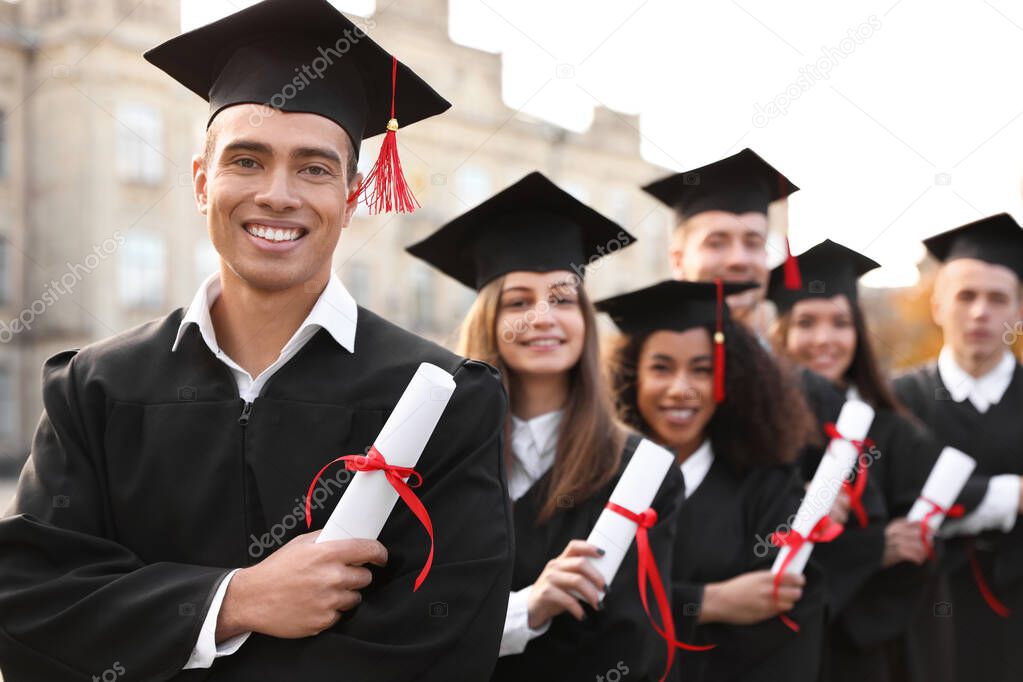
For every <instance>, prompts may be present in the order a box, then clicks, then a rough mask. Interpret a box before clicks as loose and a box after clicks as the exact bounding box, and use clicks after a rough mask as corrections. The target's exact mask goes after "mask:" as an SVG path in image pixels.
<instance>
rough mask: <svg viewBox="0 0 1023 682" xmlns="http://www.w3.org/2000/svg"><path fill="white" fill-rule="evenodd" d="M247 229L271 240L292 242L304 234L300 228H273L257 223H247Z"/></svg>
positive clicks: (253, 233)
mask: <svg viewBox="0 0 1023 682" xmlns="http://www.w3.org/2000/svg"><path fill="white" fill-rule="evenodd" d="M245 231H246V232H248V233H249V234H251V235H253V236H256V237H260V238H261V239H265V240H267V241H270V242H290V241H294V240H295V239H298V238H299V237H301V236H302V230H300V229H298V228H273V227H267V226H265V225H259V224H255V223H252V224H249V225H246V226H245Z"/></svg>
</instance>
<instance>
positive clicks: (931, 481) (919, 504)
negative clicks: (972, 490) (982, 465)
mask: <svg viewBox="0 0 1023 682" xmlns="http://www.w3.org/2000/svg"><path fill="white" fill-rule="evenodd" d="M976 466H977V461H976V460H975V459H973V458H972V457H970V456H969V455H967V454H966V453H964V452H962V451H960V450H956V449H955V448H949V447H947V448H945V449H944V450H942V451H941V455H940V456H939V457H938V461H937V462H935V463H934V468H933V469H931V473H930V474H928V476H927V482H926V483H924V488H923V490H921V491H920V497H919V498H917V501H916V502H914V503H913V508H912V509H910V510H909V514H908V515H907V516H906V519H907V520H909V521H923V520H924V517H925V516H926V515H927V513H928V512H930V511H931V510H932V509H933V507H932V506H931V505H930V504H928V503H927V502H926V501H924V500H923V499H921V498H927V499H928V500H930V501H932V502H934V503H936V504H938V505H940V506H941V508H942V509H948V508H950V507H951V506H952V505H953V504H954V503H955V501H956V498H957V497H959V493H960V492H961V491H962V489H963V486H965V485H966V480H967V479H968V478H969V477H970V474H972V473H973V469H974V468H975V467H976ZM944 520H945V515H944V514H942V513H937V514H935V515H933V516H932V517H931V518H929V519H927V525H928V526H930V528H931V530H934V531H937V530H938V528H939V527H940V526H941V522H942V521H944Z"/></svg>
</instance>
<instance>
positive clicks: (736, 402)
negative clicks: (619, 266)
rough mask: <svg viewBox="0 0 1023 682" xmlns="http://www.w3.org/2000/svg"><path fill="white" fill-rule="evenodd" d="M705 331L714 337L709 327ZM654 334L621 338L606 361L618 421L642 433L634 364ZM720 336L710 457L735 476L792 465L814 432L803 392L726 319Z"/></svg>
mask: <svg viewBox="0 0 1023 682" xmlns="http://www.w3.org/2000/svg"><path fill="white" fill-rule="evenodd" d="M706 329H707V333H708V334H710V335H711V336H712V337H713V334H714V329H713V327H711V326H709V325H708V326H707V327H706ZM654 331H656V330H652V331H648V332H643V333H640V334H632V335H629V334H623V335H622V336H621V337H620V338H619V339H618V340H617V342H616V343H614V344H612V348H611V351H610V357H609V358H608V363H607V368H608V374H609V377H608V378H609V380H610V384H611V389H612V391H613V393H614V397H615V404H616V407H617V409H618V415H619V417H620V418H621V419H622V420H623V421H624V422H625V423H626V424H628V425H629V426H631V427H632V428H634V429H636V430H637V431H640V432H641V433H644V434H650V433H652V429H651V428H650V425H649V424H647V423H646V422H645V421H644V419H643V417H642V415H641V414H640V413H639V406H638V402H637V395H636V387H637V380H638V371H637V365H638V363H639V355H640V351H641V350H642V349H643V345H644V344H645V343H646V341H647V339H648V338H649V337H650V335H651V334H653V333H654ZM724 332H725V367H726V371H725V399H724V400H723V401H722V402H721V404H719V405H718V406H717V409H716V411H715V412H714V416H713V417H711V420H710V423H709V424H708V425H707V435H708V436H709V437H710V442H711V446H712V447H713V448H714V454H715V455H716V456H718V457H722V458H723V459H724V460H725V461H726V462H728V463H729V464H730V465H731V466H732V467H733V468H734V469H735V470H736V471H738V472H740V473H742V472H745V471H748V470H749V469H750V468H751V467H753V466H756V465H761V464H774V463H790V462H794V461H796V459H797V458H798V456H799V453H800V450H801V449H802V448H803V447H804V446H805V445H807V444H808V443H811V442H813V441H814V439H815V438H816V434H817V423H816V420H815V419H814V417H813V413H812V412H811V411H810V408H809V407H808V406H807V403H806V399H805V398H804V397H803V393H802V391H801V390H800V388H799V386H798V384H797V383H796V382H795V380H794V378H793V377H792V376H791V375H790V374H789V373H786V372H785V371H783V370H782V368H781V367H780V366H779V365H778V363H776V362H775V361H774V358H772V357H771V355H770V354H769V353H768V352H767V350H766V349H765V348H764V347H763V346H762V345H761V343H760V341H759V340H758V339H757V338H756V337H755V336H754V335H753V333H752V332H750V331H749V330H748V329H746V328H745V327H744V326H742V325H741V324H738V323H735V322H733V321H731V320H728V321H726V322H725V326H724Z"/></svg>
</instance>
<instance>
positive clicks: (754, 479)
mask: <svg viewBox="0 0 1023 682" xmlns="http://www.w3.org/2000/svg"><path fill="white" fill-rule="evenodd" d="M748 287H749V285H737V284H722V283H720V282H717V283H706V282H682V281H666V282H661V283H660V284H656V285H654V286H652V287H648V288H646V289H641V290H638V291H634V292H632V293H628V294H624V295H621V296H616V297H614V298H610V299H606V300H603V301H600V302H598V303H597V308H598V310H602V311H605V312H607V313H609V314H610V316H611V318H612V320H613V321H614V322H615V324H617V325H618V327H619V329H620V330H621V331H622V332H623V335H622V338H621V339H619V342H618V345H617V346H616V347H615V349H614V352H613V355H612V357H611V362H610V373H611V385H612V390H613V391H614V395H615V398H616V401H617V405H618V411H619V415H620V416H621V417H622V419H623V420H624V421H625V422H626V423H627V424H629V425H630V426H631V427H632V428H635V429H637V430H639V431H640V432H641V433H643V434H644V435H646V436H647V437H648V438H651V439H653V440H655V441H657V442H658V443H660V444H661V445H663V446H664V447H667V448H669V449H671V450H673V451H674V452H675V454H676V456H677V457H678V462H679V464H680V469H681V471H682V474H683V478H684V479H685V480H684V486H685V492H686V500H685V502H684V503H683V506H682V509H681V510H680V512H679V515H678V517H677V519H676V529H677V537H676V544H675V566H674V567H673V573H672V593H673V596H672V600H673V602H672V606H673V610H674V612H675V614H676V621H681V622H682V623H683V625H682V627H681V628H680V630H681V632H682V636H683V638H688V639H689V640H690V641H692V642H693V643H697V644H716V645H717V648H715V649H714V650H712V651H710V652H708V653H706V654H701V655H699V656H695V655H694V656H687V657H685V658H684V659H683V664H682V666H681V670H680V673H681V679H685V680H689V681H691V680H714V681H718V680H761V679H762V680H780V679H787V680H794V681H798V680H807V681H810V680H816V679H817V672H818V668H819V649H820V634H821V623H822V622H823V617H824V614H823V606H822V602H821V593H820V586H819V583H820V578H819V575H818V574H817V573H816V569H815V568H814V566H813V565H812V564H811V565H810V567H808V570H807V576H806V577H805V578H804V577H803V576H797V575H784V576H782V578H781V579H780V580H779V583H778V584H776V583H775V579H774V577H773V576H772V574H771V572H770V570H769V569H770V565H771V562H772V561H773V558H774V556H775V554H776V549H775V548H774V547H773V546H771V544H770V541H769V538H770V536H771V534H772V533H774V532H775V531H778V530H786V529H787V528H788V524H789V523H790V522H791V517H792V516H793V515H794V514H795V512H796V510H797V509H798V506H799V502H800V498H801V496H802V485H801V481H800V477H799V475H798V473H797V471H796V468H795V466H794V461H795V459H796V457H797V456H798V452H799V449H800V448H801V447H802V446H803V445H804V444H805V443H806V442H807V441H808V440H809V439H810V438H811V437H812V434H813V432H814V429H815V424H814V419H813V417H812V415H811V413H810V412H809V410H808V408H807V406H806V403H805V400H804V399H803V397H802V394H801V391H800V390H799V387H798V386H797V385H795V384H794V383H793V382H792V380H791V379H790V378H789V377H788V376H787V375H786V374H784V373H783V372H782V371H781V370H780V369H779V367H778V366H777V365H776V364H775V363H774V361H773V360H772V359H771V357H770V355H769V354H768V353H767V351H766V350H765V349H764V348H763V346H762V345H761V344H760V342H759V341H758V340H757V338H756V337H755V336H753V334H752V333H751V332H750V331H748V330H747V329H746V328H744V327H743V326H742V325H740V324H737V323H735V322H733V321H732V319H731V316H730V315H729V314H728V306H727V305H726V304H725V303H724V302H723V299H724V297H725V296H729V295H731V294H734V293H739V292H741V291H743V290H745V289H746V288H748ZM782 614H784V615H785V616H786V619H791V621H795V623H797V624H798V627H792V626H790V625H786V623H785V622H783V619H781V618H779V616H780V615H782ZM795 629H798V632H794V631H793V630H795Z"/></svg>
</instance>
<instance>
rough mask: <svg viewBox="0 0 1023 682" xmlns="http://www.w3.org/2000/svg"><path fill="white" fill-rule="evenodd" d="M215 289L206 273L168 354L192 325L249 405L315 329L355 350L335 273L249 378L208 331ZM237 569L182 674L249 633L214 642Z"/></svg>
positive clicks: (351, 311) (349, 312) (351, 309)
mask: <svg viewBox="0 0 1023 682" xmlns="http://www.w3.org/2000/svg"><path fill="white" fill-rule="evenodd" d="M220 291H221V283H220V274H219V273H214V274H212V275H210V276H209V277H207V278H206V280H205V281H204V282H203V283H202V284H201V285H200V286H199V290H198V291H197V292H196V293H195V297H194V298H193V299H192V303H191V305H189V306H188V310H187V311H185V315H184V317H183V318H182V319H181V324H179V325H178V333H177V336H176V337H175V338H174V345H173V346H172V347H171V351H176V350H177V349H178V345H179V344H180V343H181V337H182V336H184V334H185V332H186V330H187V329H188V328H189V327H190V326H191V325H193V324H194V325H196V326H197V327H198V328H199V333H200V334H201V335H202V339H203V341H205V343H206V345H207V346H208V347H209V349H210V352H211V353H213V355H215V356H216V357H217V359H218V360H220V361H221V362H223V363H224V364H225V365H227V366H228V367H229V368H230V369H231V374H232V375H234V379H235V382H236V383H237V384H238V395H239V397H240V398H242V399H243V400H244V401H245V402H247V403H250V402H252V401H253V400H255V399H256V398H257V397H258V396H259V393H260V391H262V390H263V386H264V385H265V384H266V382H267V381H269V380H270V377H272V376H273V375H274V374H275V373H276V372H277V370H279V369H280V368H281V367H283V366H284V365H285V364H286V363H287V362H288V360H290V359H291V358H293V357H294V356H295V354H296V353H298V351H300V350H301V349H302V347H303V346H305V344H306V343H308V342H309V340H310V339H311V338H313V335H315V334H316V332H318V331H319V330H320V329H326V330H327V332H328V333H329V334H330V335H331V336H332V337H334V340H335V341H337V342H338V344H339V345H341V346H342V347H343V348H344V349H345V350H347V351H348V352H350V353H352V352H354V351H355V326H356V320H357V317H358V306H356V303H355V299H354V298H352V295H351V294H349V293H348V290H347V289H345V286H344V285H343V284H342V283H341V280H340V279H339V278H338V277H337V275H335V274H334V273H331V275H330V280H329V281H328V282H327V286H326V287H325V288H324V290H323V293H321V294H320V297H319V298H318V299H316V303H315V304H314V305H313V307H312V310H310V311H309V315H307V316H306V318H305V320H304V321H303V322H302V324H301V325H300V326H299V328H298V329H297V330H296V331H295V333H294V334H293V335H292V336H291V338H290V339H289V340H288V342H287V343H286V344H284V348H282V349H281V353H280V355H278V356H277V360H275V361H274V362H273V364H271V365H270V366H269V367H267V368H266V369H264V370H263V371H262V372H260V373H259V376H257V377H256V378H255V379H253V378H252V375H251V374H249V373H248V372H247V371H246V370H244V369H242V367H241V366H240V365H239V364H238V363H236V362H235V361H234V360H232V359H231V358H230V357H229V356H228V355H227V353H225V352H224V351H223V350H222V349H221V348H220V345H219V344H218V343H217V334H216V331H215V330H214V328H213V318H212V317H211V316H210V306H212V305H213V303H214V302H215V301H216V300H217V297H218V296H219V295H220ZM238 570H239V569H235V570H233V571H231V572H230V573H228V574H227V576H226V577H225V578H224V579H223V580H221V581H220V585H219V586H218V587H217V591H216V593H215V594H214V595H213V601H212V603H211V604H210V609H209V611H207V612H206V618H205V620H204V621H203V624H202V629H201V630H200V631H199V639H198V641H196V644H195V647H194V648H193V649H192V654H191V656H189V657H188V662H187V663H185V667H184V668H183V670H189V669H192V668H209V667H210V666H212V665H213V661H214V659H216V658H219V657H221V656H229V655H230V654H233V653H234V652H236V651H238V649H240V648H241V646H242V644H244V643H245V640H247V639H248V638H249V635H251V634H252V633H251V632H245V633H242V634H240V635H238V636H237V637H232V638H231V639H228V640H225V641H223V642H221V643H220V644H217V642H216V634H217V618H218V617H219V615H220V607H221V606H223V603H224V596H225V595H226V594H227V586H228V584H229V583H230V582H231V578H233V577H234V574H235V573H237V572H238Z"/></svg>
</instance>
